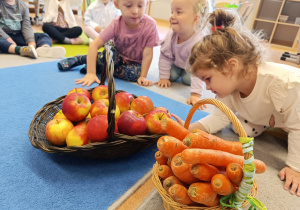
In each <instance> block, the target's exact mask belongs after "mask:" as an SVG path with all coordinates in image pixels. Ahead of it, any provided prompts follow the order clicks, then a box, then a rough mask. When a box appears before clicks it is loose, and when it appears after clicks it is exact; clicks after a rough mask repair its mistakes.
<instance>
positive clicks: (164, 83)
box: [154, 79, 171, 88]
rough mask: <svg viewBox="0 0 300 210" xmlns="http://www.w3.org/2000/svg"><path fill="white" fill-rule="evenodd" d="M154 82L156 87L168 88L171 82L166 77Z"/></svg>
mask: <svg viewBox="0 0 300 210" xmlns="http://www.w3.org/2000/svg"><path fill="white" fill-rule="evenodd" d="M154 84H157V87H160V88H163V87H165V88H168V87H170V86H171V82H170V80H168V79H160V80H159V81H158V82H155V83H154Z"/></svg>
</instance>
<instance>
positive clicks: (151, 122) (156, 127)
mask: <svg viewBox="0 0 300 210" xmlns="http://www.w3.org/2000/svg"><path fill="white" fill-rule="evenodd" d="M167 117H168V118H171V117H170V116H169V114H168V113H167V112H165V111H163V110H161V109H157V110H153V111H151V112H149V113H148V114H147V115H146V117H145V120H146V123H147V131H148V132H149V133H151V134H165V133H166V132H165V131H164V130H163V129H162V128H161V122H162V119H164V118H167Z"/></svg>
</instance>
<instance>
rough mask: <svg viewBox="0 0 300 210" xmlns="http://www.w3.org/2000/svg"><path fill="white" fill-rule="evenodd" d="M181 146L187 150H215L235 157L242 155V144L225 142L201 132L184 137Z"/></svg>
mask: <svg viewBox="0 0 300 210" xmlns="http://www.w3.org/2000/svg"><path fill="white" fill-rule="evenodd" d="M183 144H184V145H186V146H187V147H189V148H201V149H215V150H221V151H224V152H229V153H232V154H235V155H243V150H242V143H240V142H232V141H227V140H224V139H221V138H219V137H217V136H214V135H211V134H208V133H206V132H204V131H201V130H198V131H197V133H189V134H188V135H186V137H185V138H184V139H183Z"/></svg>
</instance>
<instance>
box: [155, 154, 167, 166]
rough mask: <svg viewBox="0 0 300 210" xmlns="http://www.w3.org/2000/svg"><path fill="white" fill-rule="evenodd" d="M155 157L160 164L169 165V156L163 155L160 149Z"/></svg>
mask: <svg viewBox="0 0 300 210" xmlns="http://www.w3.org/2000/svg"><path fill="white" fill-rule="evenodd" d="M154 157H155V159H156V161H157V163H158V164H159V165H167V161H168V157H166V156H165V155H163V154H162V153H161V152H160V151H159V150H158V151H157V152H155V155H154Z"/></svg>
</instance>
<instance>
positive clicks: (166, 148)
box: [157, 136, 187, 157]
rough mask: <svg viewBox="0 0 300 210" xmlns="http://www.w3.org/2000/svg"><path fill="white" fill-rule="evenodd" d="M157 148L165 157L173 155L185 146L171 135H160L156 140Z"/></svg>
mask: <svg viewBox="0 0 300 210" xmlns="http://www.w3.org/2000/svg"><path fill="white" fill-rule="evenodd" d="M157 148H158V149H159V151H161V153H163V154H164V155H165V156H167V157H173V156H174V155H176V154H177V153H180V152H182V151H183V150H185V149H186V148H187V146H185V145H184V144H183V143H182V141H180V140H178V139H176V138H175V137H172V136H162V137H160V138H159V139H158V141H157Z"/></svg>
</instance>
